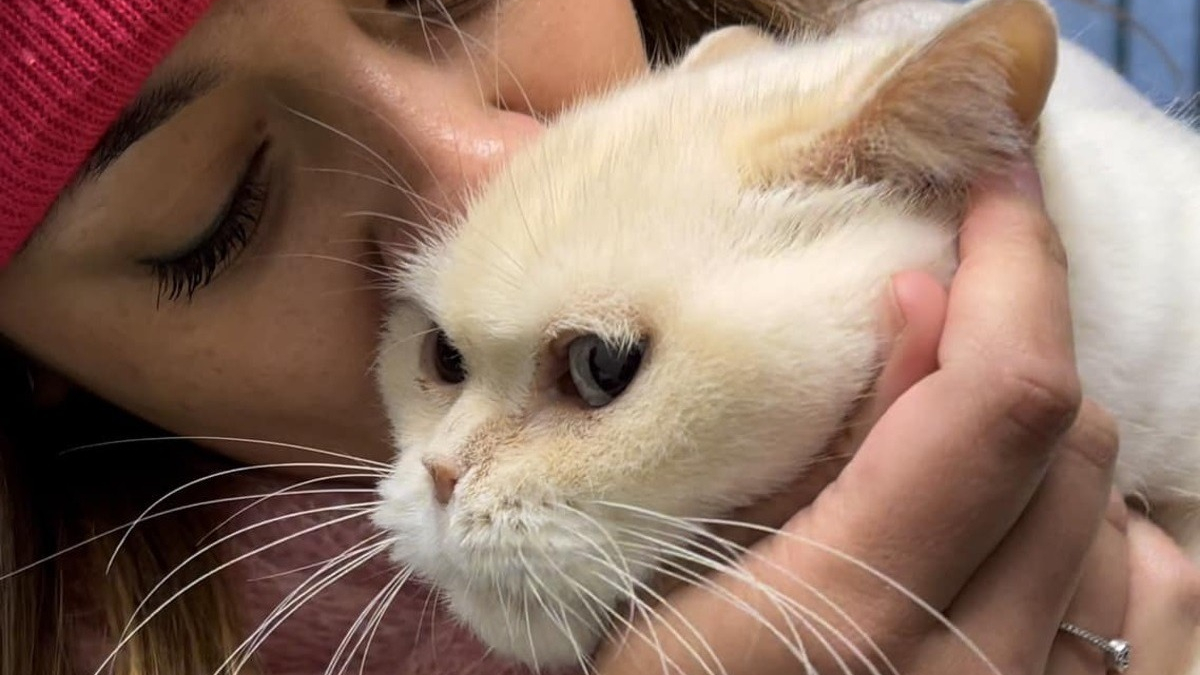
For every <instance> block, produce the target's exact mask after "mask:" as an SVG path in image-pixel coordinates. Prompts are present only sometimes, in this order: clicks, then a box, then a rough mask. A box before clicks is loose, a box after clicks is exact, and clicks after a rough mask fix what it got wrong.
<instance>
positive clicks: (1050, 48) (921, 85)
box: [763, 0, 1058, 192]
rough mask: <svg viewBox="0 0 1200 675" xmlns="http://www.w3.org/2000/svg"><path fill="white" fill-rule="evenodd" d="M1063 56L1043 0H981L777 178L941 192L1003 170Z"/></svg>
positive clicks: (1026, 134) (887, 75)
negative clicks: (989, 172)
mask: <svg viewBox="0 0 1200 675" xmlns="http://www.w3.org/2000/svg"><path fill="white" fill-rule="evenodd" d="M1057 59H1058V25H1057V22H1056V20H1055V17H1054V13H1053V11H1052V10H1051V9H1050V8H1049V7H1048V6H1047V5H1046V3H1045V2H1044V1H1043V0H975V1H974V2H971V3H969V4H967V5H965V6H964V8H963V10H962V14H961V15H960V16H958V17H957V18H956V19H954V20H953V21H952V22H951V23H949V24H948V25H947V26H945V27H944V28H942V29H940V30H939V31H938V32H937V33H936V34H935V35H933V36H932V37H931V38H930V39H929V40H927V41H925V42H923V43H922V44H920V45H918V46H917V47H916V48H914V49H912V50H911V51H909V52H907V53H904V54H902V55H901V56H900V58H899V60H898V61H895V62H892V63H890V64H887V65H886V66H885V68H886V70H884V71H883V73H882V75H881V76H880V77H879V78H878V80H877V81H876V83H875V84H874V85H873V87H872V88H871V89H869V90H868V91H867V92H866V94H865V96H864V98H863V99H862V101H863V102H862V103H861V104H860V106H859V107H858V108H856V109H855V110H854V111H853V112H852V113H851V114H849V115H848V117H847V118H846V119H844V120H842V121H841V122H839V123H837V124H835V125H834V127H833V128H831V129H828V130H826V131H823V132H820V133H819V134H818V135H817V137H816V138H814V137H813V136H812V135H811V134H807V138H806V139H804V141H802V146H801V147H793V148H792V149H793V150H794V151H795V154H792V156H791V158H790V161H791V163H792V166H791V167H790V168H788V167H787V162H788V159H787V158H786V157H784V156H783V155H781V154H778V152H779V151H780V150H782V151H783V152H787V150H786V148H777V149H776V150H775V151H774V152H772V153H771V154H773V155H775V157H776V162H778V163H777V164H776V167H775V168H776V169H777V170H779V171H780V172H782V175H776V176H775V178H776V179H778V178H787V177H788V176H787V174H788V173H790V174H791V176H790V177H791V178H792V179H802V180H809V181H815V182H822V183H834V184H843V183H848V182H852V181H864V182H876V183H884V184H890V185H892V186H894V187H897V188H900V189H904V190H917V191H930V190H932V191H935V192H936V191H940V190H941V189H943V188H950V187H955V186H959V185H961V184H962V183H964V182H967V181H970V180H971V179H973V178H975V177H977V176H979V175H980V174H981V173H984V172H988V171H992V170H997V169H1001V168H1003V166H1004V164H1005V163H1006V162H1007V161H1009V160H1011V159H1012V158H1014V157H1015V156H1017V155H1018V154H1019V153H1020V152H1022V151H1023V150H1025V149H1026V148H1027V147H1028V146H1029V144H1030V143H1031V142H1032V140H1033V138H1034V136H1035V135H1036V129H1037V120H1038V118H1039V116H1040V115H1041V112H1042V109H1043V107H1044V105H1045V103H1046V99H1047V97H1048V95H1049V92H1050V86H1051V84H1052V83H1053V81H1054V75H1055V71H1056V68H1057ZM785 145H786V144H785ZM797 160H800V161H797ZM763 177H766V176H763Z"/></svg>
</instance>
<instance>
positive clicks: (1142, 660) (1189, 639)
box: [1122, 515, 1200, 675]
mask: <svg viewBox="0 0 1200 675" xmlns="http://www.w3.org/2000/svg"><path fill="white" fill-rule="evenodd" d="M1128 532H1129V534H1128V537H1129V550H1130V555H1129V566H1130V579H1131V581H1130V588H1129V610H1128V613H1127V619H1126V622H1125V631H1124V633H1123V634H1122V637H1124V639H1126V640H1128V641H1129V644H1130V648H1131V651H1132V653H1131V655H1130V667H1129V670H1128V671H1127V673H1126V675H1185V674H1188V673H1196V672H1200V662H1198V659H1200V650H1198V647H1200V569H1198V568H1197V567H1196V564H1195V563H1193V562H1192V561H1190V560H1189V559H1188V558H1187V556H1185V555H1184V553H1183V551H1181V550H1180V548H1179V547H1178V546H1177V545H1176V544H1175V543H1174V542H1173V541H1171V539H1170V538H1168V537H1167V535H1166V534H1164V533H1163V531H1162V530H1160V529H1159V528H1158V527H1156V526H1154V525H1153V524H1151V523H1150V522H1148V521H1147V520H1146V519H1145V518H1142V517H1140V516H1137V515H1134V516H1131V517H1130V519H1129V529H1128Z"/></svg>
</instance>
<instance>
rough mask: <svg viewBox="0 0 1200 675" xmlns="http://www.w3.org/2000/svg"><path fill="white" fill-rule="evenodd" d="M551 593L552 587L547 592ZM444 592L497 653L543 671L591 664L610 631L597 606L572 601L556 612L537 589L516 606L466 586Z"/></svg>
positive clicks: (474, 629) (473, 628) (452, 605)
mask: <svg viewBox="0 0 1200 675" xmlns="http://www.w3.org/2000/svg"><path fill="white" fill-rule="evenodd" d="M549 592H550V590H549V589H543V590H542V591H541V593H542V594H546V593H549ZM567 592H568V593H570V591H567ZM443 593H444V594H445V596H446V598H447V599H448V600H449V604H450V608H451V609H452V610H453V612H454V615H455V616H456V617H458V619H459V620H460V621H462V622H463V623H464V624H465V625H466V626H467V627H468V628H470V629H471V630H472V631H473V632H474V633H475V635H476V636H477V637H478V638H479V639H480V640H481V641H482V642H483V643H484V644H485V645H487V646H488V647H489V648H490V649H491V650H492V651H493V652H495V653H496V654H498V655H501V656H504V657H507V658H510V659H513V660H515V661H519V662H521V663H523V664H525V665H528V666H532V667H535V668H537V669H539V670H543V669H549V670H551V671H554V670H558V669H566V668H573V667H580V666H582V665H583V664H586V663H590V662H591V656H592V654H593V653H594V652H595V651H596V649H597V648H599V646H600V642H601V639H602V638H603V635H604V631H605V626H602V625H599V624H597V622H596V621H595V619H594V618H593V617H592V616H591V614H592V613H594V612H595V609H594V608H589V607H587V606H585V605H584V604H583V603H581V602H580V603H576V604H575V605H574V606H572V605H570V604H566V605H565V606H564V607H562V608H561V610H562V611H561V612H560V611H555V612H553V614H554V616H551V612H549V611H547V610H546V609H545V608H544V607H542V606H541V604H539V598H538V596H537V595H536V594H535V593H530V594H529V596H528V598H527V601H528V603H529V604H528V606H524V607H523V606H522V603H521V602H519V601H518V602H516V603H514V604H511V605H510V604H507V603H498V602H497V601H496V596H495V595H494V594H491V593H472V592H470V591H468V590H464V589H443ZM559 595H560V597H561V594H559ZM540 602H547V600H541V601H540ZM555 609H556V610H558V609H559V608H558V607H556V608H555ZM581 617H589V620H587V621H584V620H582V619H581Z"/></svg>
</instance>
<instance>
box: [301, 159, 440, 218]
mask: <svg viewBox="0 0 1200 675" xmlns="http://www.w3.org/2000/svg"><path fill="white" fill-rule="evenodd" d="M300 170H301V171H304V172H306V173H324V174H333V175H340V176H347V177H350V178H360V179H362V180H365V181H368V182H371V183H375V184H376V185H380V186H383V187H386V188H388V189H391V190H395V191H396V192H398V193H400V195H401V196H402V197H404V198H406V199H411V200H413V202H415V203H414V204H413V205H412V206H413V207H414V208H416V209H417V211H418V212H419V213H420V214H421V216H422V217H424V218H426V220H429V219H430V218H429V216H431V215H432V214H431V212H430V211H427V210H426V209H434V210H436V211H437V212H438V214H440V215H443V216H444V215H448V214H447V212H446V208H445V207H444V206H442V205H441V204H438V203H437V202H435V201H433V200H432V199H430V198H428V197H426V196H425V195H423V194H421V193H420V192H417V191H416V190H415V189H414V188H413V187H412V185H411V184H410V183H409V182H408V181H405V182H404V183H403V184H400V183H397V182H396V181H395V180H392V179H389V178H387V177H380V176H372V175H371V174H369V173H362V172H361V171H354V170H353V169H338V168H334V167H318V166H314V167H301V168H300Z"/></svg>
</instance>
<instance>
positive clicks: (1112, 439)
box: [1064, 399, 1121, 469]
mask: <svg viewBox="0 0 1200 675" xmlns="http://www.w3.org/2000/svg"><path fill="white" fill-rule="evenodd" d="M1064 445H1065V447H1066V448H1067V449H1069V450H1071V451H1073V452H1075V453H1077V454H1079V455H1081V456H1083V457H1084V458H1086V459H1087V460H1088V461H1090V462H1092V463H1093V464H1095V465H1096V466H1098V467H1101V468H1105V469H1107V468H1109V467H1111V466H1113V465H1115V464H1116V461H1117V454H1118V452H1119V450H1120V446H1121V437H1120V430H1119V429H1118V426H1117V420H1116V418H1114V417H1113V416H1112V415H1111V414H1109V412H1108V411H1107V410H1105V409H1104V408H1102V407H1100V405H1099V404H1098V403H1096V402H1095V401H1093V400H1091V399H1084V401H1083V404H1082V405H1081V406H1080V409H1079V415H1078V416H1077V417H1076V418H1075V423H1074V424H1073V425H1071V428H1070V430H1069V431H1068V432H1067V437H1066V439H1065V442H1064Z"/></svg>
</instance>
